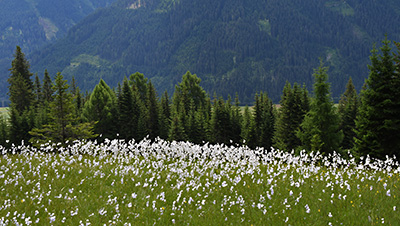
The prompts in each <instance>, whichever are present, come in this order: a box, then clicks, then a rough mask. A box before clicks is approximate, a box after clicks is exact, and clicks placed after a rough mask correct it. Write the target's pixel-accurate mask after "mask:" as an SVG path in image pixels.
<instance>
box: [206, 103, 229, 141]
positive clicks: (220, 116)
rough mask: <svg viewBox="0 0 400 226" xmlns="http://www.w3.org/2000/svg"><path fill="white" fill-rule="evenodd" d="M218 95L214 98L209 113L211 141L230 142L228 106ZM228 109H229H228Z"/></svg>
mask: <svg viewBox="0 0 400 226" xmlns="http://www.w3.org/2000/svg"><path fill="white" fill-rule="evenodd" d="M226 105H227V104H226V103H224V100H223V99H222V98H221V97H220V98H218V100H217V99H215V100H214V104H213V111H212V113H211V121H210V126H211V134H212V140H211V141H212V142H213V143H224V144H229V143H230V142H231V137H230V135H231V120H230V115H229V113H230V112H229V111H228V109H229V107H227V106H226ZM229 110H230V109H229Z"/></svg>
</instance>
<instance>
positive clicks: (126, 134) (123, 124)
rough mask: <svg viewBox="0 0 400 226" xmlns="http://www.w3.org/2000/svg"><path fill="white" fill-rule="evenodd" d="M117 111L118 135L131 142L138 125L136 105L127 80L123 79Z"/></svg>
mask: <svg viewBox="0 0 400 226" xmlns="http://www.w3.org/2000/svg"><path fill="white" fill-rule="evenodd" d="M118 105H119V106H118V109H119V133H120V136H121V138H123V139H126V140H131V139H132V138H134V136H135V132H136V130H137V125H138V118H137V117H138V115H139V112H138V104H137V102H136V100H135V97H134V95H133V92H132V88H131V87H130V86H129V83H128V80H127V79H126V78H124V81H123V83H122V90H121V94H120V96H119V98H118Z"/></svg>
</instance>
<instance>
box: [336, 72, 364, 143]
mask: <svg viewBox="0 0 400 226" xmlns="http://www.w3.org/2000/svg"><path fill="white" fill-rule="evenodd" d="M358 107H359V100H358V95H357V91H356V88H355V87H354V84H353V80H352V79H351V78H349V81H348V83H347V85H346V91H345V92H344V93H343V95H342V96H341V98H340V101H339V107H338V111H339V115H340V127H339V128H340V129H341V130H342V131H343V135H344V137H343V141H342V148H343V149H352V148H353V145H354V137H355V135H356V134H355V132H354V130H355V127H356V123H355V120H356V117H357V112H358Z"/></svg>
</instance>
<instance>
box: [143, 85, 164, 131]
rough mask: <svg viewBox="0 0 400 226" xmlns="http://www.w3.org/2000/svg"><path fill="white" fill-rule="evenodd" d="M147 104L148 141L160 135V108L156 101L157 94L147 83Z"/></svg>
mask: <svg viewBox="0 0 400 226" xmlns="http://www.w3.org/2000/svg"><path fill="white" fill-rule="evenodd" d="M146 96H147V102H146V107H147V113H148V119H147V120H148V133H149V134H148V135H149V137H150V139H155V138H156V137H158V136H159V135H160V130H161V128H160V125H161V123H160V119H161V116H160V106H159V103H158V99H157V93H156V90H155V88H154V86H153V84H152V83H151V81H149V83H148V88H147V95H146Z"/></svg>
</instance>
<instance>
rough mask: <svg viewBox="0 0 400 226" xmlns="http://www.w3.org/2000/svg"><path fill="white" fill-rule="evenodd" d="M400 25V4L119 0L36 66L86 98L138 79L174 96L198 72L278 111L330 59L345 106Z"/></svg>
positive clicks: (36, 59) (38, 57)
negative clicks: (375, 50)
mask: <svg viewBox="0 0 400 226" xmlns="http://www.w3.org/2000/svg"><path fill="white" fill-rule="evenodd" d="M399 19H400V2H399V1H394V0H390V1H375V0H347V1H343V0H340V1H339V0H330V1H320V0H308V1H303V0H268V1H267V0H252V1H245V0H219V1H215V0H147V1H146V0H119V1H117V2H116V3H115V4H113V5H112V6H110V7H107V8H104V9H101V10H97V11H96V12H95V13H93V14H91V15H89V16H88V17H86V18H85V19H84V20H83V21H81V22H80V23H78V24H77V25H76V26H74V27H73V28H72V29H70V30H69V32H68V34H67V35H66V37H65V38H63V39H62V40H59V41H57V42H55V43H54V44H53V45H51V46H49V47H47V48H44V49H41V50H40V51H37V52H35V53H34V54H32V55H31V56H30V57H29V58H30V60H31V65H32V67H33V71H34V72H37V73H39V74H43V71H44V69H45V68H47V69H48V70H49V72H50V73H51V74H55V73H56V72H57V71H61V72H62V73H63V75H64V76H65V77H66V78H67V79H69V78H71V77H72V76H75V78H76V80H77V82H78V85H79V86H80V87H81V88H82V89H87V90H90V89H92V88H93V87H94V85H95V84H97V83H98V81H99V79H100V78H103V79H104V80H105V81H106V82H107V83H108V84H110V86H116V85H117V82H119V81H122V78H123V76H127V75H130V74H132V73H134V72H136V71H139V72H142V73H144V74H145V75H146V76H147V77H149V78H151V79H152V82H153V83H154V84H155V85H156V88H157V90H158V91H159V92H162V91H163V90H168V91H169V92H172V90H173V87H174V85H175V84H177V82H179V81H180V79H181V76H182V75H183V74H184V73H185V72H186V71H187V70H190V71H191V72H192V73H195V74H197V75H198V76H199V77H200V78H201V79H202V84H201V85H202V86H203V87H204V88H205V89H206V90H207V91H208V92H209V93H211V94H212V93H213V92H216V93H217V94H218V95H224V96H225V97H226V95H227V94H231V95H234V94H235V92H238V94H239V97H240V98H241V102H242V103H251V102H252V100H253V96H254V93H255V92H256V91H261V90H262V91H266V92H268V94H269V96H270V97H271V98H272V99H273V100H274V101H275V102H278V101H279V99H280V95H281V91H282V88H283V86H284V84H285V82H286V80H289V81H290V82H299V83H301V84H303V83H304V84H306V85H308V86H309V87H311V84H312V76H311V75H312V73H313V69H314V68H316V67H317V66H318V61H319V59H318V58H322V59H323V60H324V61H325V62H326V64H327V65H328V66H330V72H329V75H330V81H331V83H332V91H333V95H334V96H335V97H338V96H339V95H340V94H341V93H342V92H343V91H344V88H345V84H346V82H347V80H348V78H349V76H352V78H353V81H354V82H355V85H356V87H357V88H360V87H361V86H362V83H363V81H364V79H365V78H366V77H367V76H368V70H367V64H368V63H369V55H370V50H371V48H372V46H373V43H378V44H379V41H380V40H382V39H383V38H384V35H385V34H387V35H388V38H389V39H391V40H400V30H399V29H398V27H399V25H400V20H399Z"/></svg>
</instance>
